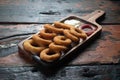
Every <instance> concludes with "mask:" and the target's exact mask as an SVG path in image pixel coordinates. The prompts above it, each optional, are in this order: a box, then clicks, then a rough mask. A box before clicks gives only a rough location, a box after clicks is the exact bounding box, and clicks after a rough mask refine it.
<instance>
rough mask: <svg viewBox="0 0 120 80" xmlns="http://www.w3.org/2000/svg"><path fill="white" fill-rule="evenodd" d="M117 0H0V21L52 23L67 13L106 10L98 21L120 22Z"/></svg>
mask: <svg viewBox="0 0 120 80" xmlns="http://www.w3.org/2000/svg"><path fill="white" fill-rule="evenodd" d="M119 5H120V1H119V0H93V1H89V0H74V1H72V0H54V1H50V0H22V1H21V0H0V22H5V23H7V22H19V23H31V22H32V23H52V22H53V21H56V20H59V19H61V18H63V17H66V16H68V15H78V16H84V15H87V14H89V13H91V12H93V11H95V10H97V9H102V10H104V11H105V12H106V17H105V18H106V19H105V20H104V21H102V22H100V23H120V22H119V21H120V18H119V17H118V16H119V14H120V8H119Z"/></svg>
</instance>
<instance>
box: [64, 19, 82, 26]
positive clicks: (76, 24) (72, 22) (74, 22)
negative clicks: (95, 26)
mask: <svg viewBox="0 0 120 80" xmlns="http://www.w3.org/2000/svg"><path fill="white" fill-rule="evenodd" d="M64 23H65V24H70V25H72V26H75V27H77V26H79V25H81V24H82V23H81V22H80V21H78V20H75V19H71V20H65V21H64Z"/></svg>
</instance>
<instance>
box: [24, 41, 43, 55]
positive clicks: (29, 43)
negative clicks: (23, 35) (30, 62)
mask: <svg viewBox="0 0 120 80" xmlns="http://www.w3.org/2000/svg"><path fill="white" fill-rule="evenodd" d="M23 46H24V49H25V50H26V51H29V52H32V53H35V54H38V53H40V52H41V51H42V50H43V49H45V47H37V46H35V43H34V42H33V40H32V39H30V40H25V41H24V43H23Z"/></svg>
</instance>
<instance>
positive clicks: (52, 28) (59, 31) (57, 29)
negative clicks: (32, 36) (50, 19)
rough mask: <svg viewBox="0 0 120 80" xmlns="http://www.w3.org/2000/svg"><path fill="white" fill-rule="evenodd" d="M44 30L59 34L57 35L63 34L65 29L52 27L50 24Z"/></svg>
mask: <svg viewBox="0 0 120 80" xmlns="http://www.w3.org/2000/svg"><path fill="white" fill-rule="evenodd" d="M44 28H45V29H47V30H48V31H51V32H54V33H57V34H63V29H62V28H56V27H55V26H52V25H50V24H45V25H44Z"/></svg>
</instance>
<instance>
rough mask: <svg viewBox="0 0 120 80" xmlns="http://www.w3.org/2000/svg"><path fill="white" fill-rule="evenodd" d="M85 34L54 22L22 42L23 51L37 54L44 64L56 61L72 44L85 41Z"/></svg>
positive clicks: (72, 27)
mask: <svg viewBox="0 0 120 80" xmlns="http://www.w3.org/2000/svg"><path fill="white" fill-rule="evenodd" d="M86 38H87V34H86V33H85V32H84V31H83V30H81V29H78V28H75V27H74V26H71V25H68V24H65V23H61V22H54V23H53V24H52V25H51V24H45V25H44V29H42V30H40V32H39V33H38V34H34V35H33V36H32V37H31V38H30V39H29V40H26V41H24V43H23V46H24V49H25V50H26V51H28V52H31V53H34V54H37V55H39V56H40V59H41V60H43V61H46V62H52V61H55V60H58V59H59V58H60V57H61V55H62V51H63V52H64V51H67V50H68V49H69V46H70V45H71V44H72V43H79V41H80V39H82V40H85V39H86Z"/></svg>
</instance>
